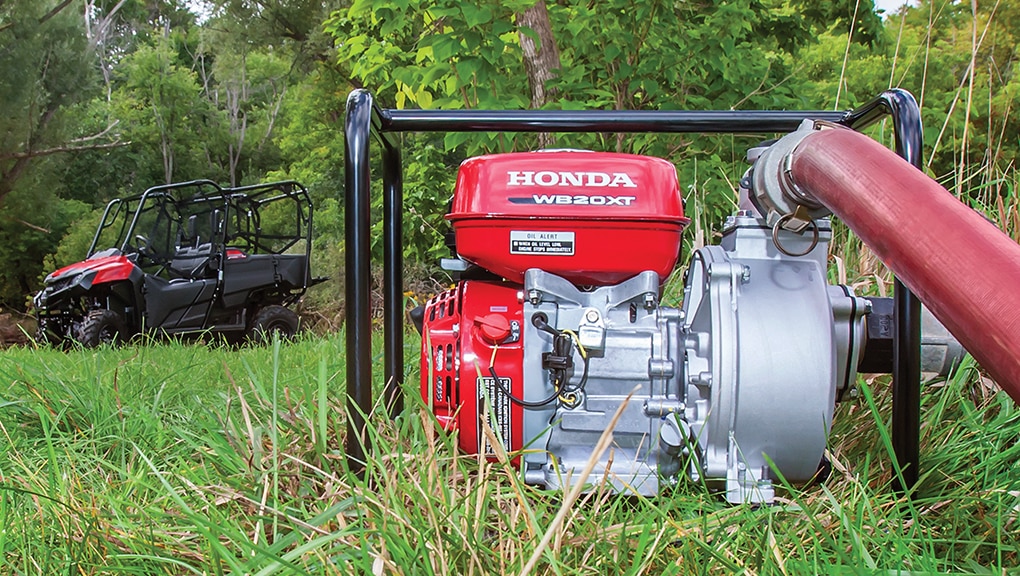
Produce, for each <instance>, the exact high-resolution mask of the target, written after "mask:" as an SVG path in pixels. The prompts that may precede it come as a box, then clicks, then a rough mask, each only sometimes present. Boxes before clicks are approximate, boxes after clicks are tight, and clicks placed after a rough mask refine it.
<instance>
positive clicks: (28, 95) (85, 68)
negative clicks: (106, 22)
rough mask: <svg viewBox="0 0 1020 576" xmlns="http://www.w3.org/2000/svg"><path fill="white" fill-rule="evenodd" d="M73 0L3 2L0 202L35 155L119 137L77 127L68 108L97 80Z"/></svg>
mask: <svg viewBox="0 0 1020 576" xmlns="http://www.w3.org/2000/svg"><path fill="white" fill-rule="evenodd" d="M72 4H73V3H72V2H71V1H69V0H62V1H60V2H56V1H53V0H51V1H39V0H11V1H8V2H3V3H0V22H3V24H2V25H0V102H3V103H4V106H3V108H2V111H0V203H3V201H4V199H5V198H6V197H7V196H8V195H9V194H10V193H11V192H12V191H14V190H15V188H16V186H17V184H18V182H19V180H21V179H22V177H24V176H26V174H27V173H28V171H29V169H30V167H31V165H32V164H33V162H35V161H36V160H37V159H40V158H43V157H46V156H51V155H54V154H60V153H65V152H74V151H79V150H86V149H96V148H106V147H111V146H117V145H119V142H117V139H116V133H115V132H112V131H106V130H103V131H100V132H98V133H92V134H75V123H74V118H73V117H69V116H68V113H69V112H70V111H71V110H72V109H73V108H74V106H75V105H77V104H80V103H82V102H87V101H88V100H89V98H91V96H92V94H94V93H95V90H96V88H97V86H98V74H97V72H98V70H97V68H96V66H95V64H96V60H95V54H94V52H93V51H91V50H89V46H88V41H87V38H86V36H85V31H84V26H83V23H82V20H81V17H80V16H79V15H78V14H77V13H76V12H75V11H73V10H71V9H69V6H71V5H72Z"/></svg>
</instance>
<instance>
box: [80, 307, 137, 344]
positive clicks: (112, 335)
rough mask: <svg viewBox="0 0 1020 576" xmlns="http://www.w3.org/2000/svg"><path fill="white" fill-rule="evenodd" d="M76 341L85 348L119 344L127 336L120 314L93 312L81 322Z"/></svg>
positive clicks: (110, 311) (109, 311)
mask: <svg viewBox="0 0 1020 576" xmlns="http://www.w3.org/2000/svg"><path fill="white" fill-rule="evenodd" d="M77 336H78V337H77V338H76V339H77V340H78V342H80V343H81V345H82V346H84V347H86V348H95V347H96V346H99V345H101V344H111V345H115V344H120V343H121V342H122V341H123V340H124V338H125V337H126V336H127V327H126V326H125V324H124V319H123V318H121V316H120V314H118V313H116V312H114V311H113V310H93V311H91V312H89V313H88V314H87V315H86V316H85V319H84V320H82V323H81V326H80V327H79V328H78V334H77Z"/></svg>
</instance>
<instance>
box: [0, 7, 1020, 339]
mask: <svg viewBox="0 0 1020 576" xmlns="http://www.w3.org/2000/svg"><path fill="white" fill-rule="evenodd" d="M1018 19H1020V5H1017V3H1016V2H1014V1H1012V0H1000V1H998V2H995V3H992V2H977V3H974V4H973V5H972V4H971V3H964V2H950V1H948V0H934V1H927V0H926V1H924V2H920V3H919V4H918V5H917V6H915V7H911V8H906V9H904V10H902V11H900V12H898V13H896V14H886V15H879V14H876V13H875V12H874V10H873V6H872V4H871V0H862V1H858V0H825V1H823V2H814V1H808V0H755V1H750V2H727V1H723V0H697V1H693V2H659V1H651V2H633V1H632V0H603V1H600V2H577V1H574V0H559V1H555V2H554V1H551V0H542V1H539V2H535V1H534V0H514V1H507V0H499V1H497V0H478V1H476V2H461V1H460V0H428V1H421V0H390V1H367V0H355V1H348V0H204V1H195V0H192V1H185V0H4V1H3V2H0V102H2V103H3V108H2V110H0V261H3V262H4V266H3V267H2V268H0V308H4V309H6V310H8V311H10V310H22V311H23V310H25V308H26V306H27V303H28V296H29V295H30V294H31V293H33V292H34V291H35V290H37V289H38V288H39V286H40V283H41V278H42V276H44V275H45V274H46V273H48V272H49V271H51V270H52V269H54V267H56V266H59V265H63V264H67V263H70V262H72V261H74V260H77V259H79V258H81V257H82V255H83V252H84V250H85V249H86V246H87V244H88V241H89V239H90V236H91V233H92V230H93V229H94V226H95V223H96V220H97V219H98V215H97V214H96V210H97V209H98V208H99V207H101V206H102V205H103V204H104V203H105V202H106V201H108V200H109V199H110V198H112V197H115V196H118V195H123V194H128V193H137V192H140V191H141V190H143V189H144V188H146V187H148V186H151V185H156V184H161V183H165V182H170V181H181V180H188V179H194V178H211V179H214V180H218V181H220V182H223V183H232V184H249V183H254V182H258V181H265V180H271V179H280V178H294V179H297V180H299V181H301V182H303V183H304V184H306V185H307V186H308V187H309V189H310V190H311V192H312V195H313V198H314V199H315V201H316V204H317V209H318V217H317V227H316V228H317V230H316V232H317V238H318V240H317V241H316V247H317V250H316V264H317V268H318V269H319V270H320V272H321V273H325V274H330V275H332V276H334V277H336V278H339V277H340V276H341V275H340V274H339V271H340V270H341V269H342V268H341V262H342V257H343V238H342V236H343V234H342V232H343V231H342V205H343V201H342V200H343V181H342V165H343V138H342V130H341V125H342V118H343V107H344V101H345V98H346V95H347V93H348V92H349V91H350V90H351V89H352V88H355V87H362V86H363V87H367V88H369V89H371V90H373V91H374V92H375V93H376V95H377V97H378V99H379V101H380V102H381V103H382V104H383V105H384V106H392V107H422V108H440V107H441V108H524V107H544V108H557V109H560V108H562V109H572V108H599V109H731V108H732V109H795V108H799V109H819V108H822V109H831V108H836V109H845V108H849V107H852V106H853V105H855V104H859V103H861V102H863V101H864V100H865V99H867V98H870V97H871V96H873V95H874V94H876V93H878V92H880V91H881V90H883V89H885V88H888V87H891V86H899V87H903V88H906V89H908V90H910V91H912V92H913V93H914V94H915V95H916V96H917V97H918V99H919V101H920V102H921V105H922V110H923V113H924V121H925V137H926V142H927V148H926V155H927V161H928V167H929V169H930V171H931V173H932V174H933V175H934V176H936V177H938V178H939V179H940V180H941V181H943V182H944V183H945V184H946V185H947V186H948V187H950V188H951V189H953V190H954V191H955V192H956V193H957V194H959V195H961V196H964V197H969V198H973V199H974V201H975V202H980V203H982V204H984V205H985V206H988V207H994V206H995V203H996V198H999V197H1003V198H1007V199H1008V198H1010V197H1011V194H1012V187H1013V184H1014V182H1015V179H1014V178H1013V175H1014V172H1013V171H1012V167H1013V165H1014V162H1015V159H1016V155H1017V151H1018V146H1020V142H1018V141H1017V137H1016V135H1017V134H1018V129H1020V123H1018V121H1017V115H1016V114H1015V113H1014V112H1013V108H1014V100H1015V98H1016V95H1017V92H1018V89H1020V84H1018V80H1017V75H1016V74H1015V73H1014V68H1015V65H1016V57H1017V54H1016V34H1017V29H1016V27H1015V25H1014V23H1015V22H1017V21H1018ZM536 51H537V53H536ZM771 136H772V135H768V134H758V135H745V136H732V137H731V136H725V137H693V136H671V137H663V136H648V135H616V134H598V135H573V136H566V135H559V136H556V135H551V136H550V135H546V136H541V137H540V136H536V135H516V134H487V135H479V136H468V135H464V134H421V135H408V136H405V138H404V150H405V158H406V159H407V163H406V176H405V194H406V205H407V206H408V215H407V217H406V218H405V238H406V242H405V246H406V251H407V254H406V256H407V258H408V262H409V264H410V265H411V266H412V268H413V269H416V270H426V272H424V273H412V274H410V276H409V278H410V280H411V281H412V282H413V281H415V280H418V279H420V278H422V277H425V276H428V275H429V274H433V273H434V272H431V271H432V270H433V269H434V262H435V259H436V257H437V256H440V255H442V254H443V251H444V249H443V248H442V242H441V239H442V235H443V233H444V232H445V228H444V222H443V219H442V215H443V213H444V212H445V208H446V204H447V202H448V200H449V197H450V194H451V191H452V180H453V175H454V173H455V170H454V169H455V167H456V165H457V164H458V163H459V162H460V161H461V160H462V159H463V158H465V157H466V156H468V155H471V154H475V153H479V152H484V151H500V150H511V149H516V150H527V149H534V148H536V147H538V146H549V145H556V146H579V147H587V148H593V149H611V150H625V151H634V152H642V153H648V154H653V155H657V156H662V157H665V158H668V159H670V160H671V161H673V162H674V163H675V164H676V165H677V167H678V169H679V170H680V173H681V180H682V183H683V185H684V186H685V189H686V190H687V194H688V196H689V198H688V200H689V201H691V200H693V201H692V202H690V203H689V206H690V211H691V212H693V213H694V215H696V216H697V217H698V225H699V228H698V230H699V232H701V234H697V235H692V236H691V238H692V240H693V239H695V238H703V237H704V233H705V232H711V230H712V227H713V226H715V225H716V224H717V223H718V222H720V221H721V219H722V217H723V216H724V215H725V214H727V213H728V212H729V211H730V210H731V208H732V202H733V198H732V197H733V194H732V189H733V183H734V182H735V181H736V180H737V179H738V178H739V176H740V174H741V173H742V172H743V170H744V167H745V166H744V163H743V155H744V151H745V150H746V148H747V147H748V146H749V145H752V144H754V143H756V142H758V141H760V140H761V139H764V138H769V137H771ZM879 136H880V137H881V135H879ZM1006 203H1007V204H1009V202H1006ZM379 248H380V250H381V247H379ZM416 264H417V266H415V265H416ZM341 282H342V281H341ZM341 282H337V283H332V284H330V285H328V286H324V287H322V288H320V289H318V291H317V293H316V294H313V296H312V298H311V299H310V304H312V305H313V307H315V308H317V309H318V310H320V311H321V312H323V315H322V317H323V318H327V319H332V318H334V317H335V314H332V315H331V314H328V313H327V312H328V311H329V310H330V309H335V308H336V306H337V304H338V301H339V299H340V294H342V285H341Z"/></svg>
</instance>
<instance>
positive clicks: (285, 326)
mask: <svg viewBox="0 0 1020 576" xmlns="http://www.w3.org/2000/svg"><path fill="white" fill-rule="evenodd" d="M298 322H299V320H298V315H297V314H295V313H294V311H293V310H291V309H290V308H285V307H283V306H277V305H273V306H266V307H265V308H263V309H261V310H259V313H258V314H256V315H255V321H254V322H252V326H251V331H250V332H249V337H250V338H251V340H252V341H253V342H257V343H267V342H271V341H272V340H273V333H274V332H275V333H277V334H279V335H280V339H282V340H290V339H291V338H293V337H294V336H295V335H296V334H297V332H298Z"/></svg>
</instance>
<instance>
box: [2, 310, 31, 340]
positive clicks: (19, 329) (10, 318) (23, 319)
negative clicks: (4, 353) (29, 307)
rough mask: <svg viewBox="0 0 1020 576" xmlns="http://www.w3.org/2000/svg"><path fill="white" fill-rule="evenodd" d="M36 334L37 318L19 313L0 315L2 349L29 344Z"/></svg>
mask: <svg viewBox="0 0 1020 576" xmlns="http://www.w3.org/2000/svg"><path fill="white" fill-rule="evenodd" d="M29 334H35V318H32V317H31V316H25V315H23V314H18V313H10V312H4V313H0V348H7V347H8V346H18V345H21V344H28V343H29V341H30V340H29V337H28V335H29Z"/></svg>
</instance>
